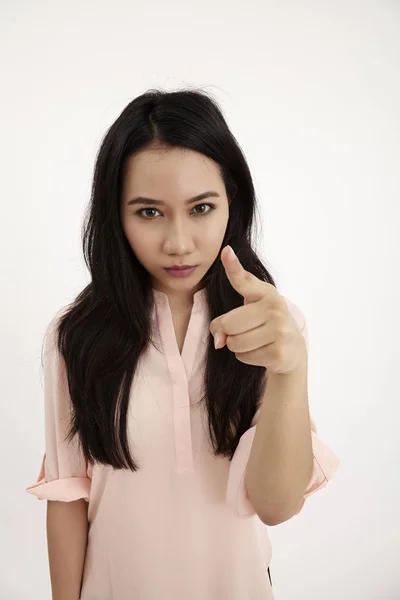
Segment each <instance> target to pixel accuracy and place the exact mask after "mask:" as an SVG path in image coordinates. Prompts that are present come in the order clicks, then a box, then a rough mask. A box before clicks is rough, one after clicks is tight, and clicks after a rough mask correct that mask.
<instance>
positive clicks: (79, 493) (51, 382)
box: [25, 313, 91, 502]
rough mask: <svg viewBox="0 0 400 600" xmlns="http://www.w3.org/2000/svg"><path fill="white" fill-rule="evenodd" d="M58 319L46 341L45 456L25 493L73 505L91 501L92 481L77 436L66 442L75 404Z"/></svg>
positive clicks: (50, 329)
mask: <svg viewBox="0 0 400 600" xmlns="http://www.w3.org/2000/svg"><path fill="white" fill-rule="evenodd" d="M57 314H59V313H57ZM56 319H57V315H56V317H54V319H53V320H52V321H51V323H50V325H49V326H48V328H47V330H46V334H45V341H44V359H43V364H44V405H45V410H44V413H45V453H44V455H43V458H42V463H41V468H40V473H39V476H38V478H37V481H36V483H34V484H33V485H30V486H29V487H28V488H26V489H25V491H27V492H29V493H30V494H32V495H34V496H36V497H37V498H38V499H39V500H44V499H46V500H59V501H63V502H71V501H73V500H79V499H80V498H83V499H84V500H86V501H87V502H89V494H90V486H91V478H90V477H89V474H88V464H87V461H86V459H85V458H84V456H83V454H82V452H81V451H80V450H79V447H78V442H77V439H76V437H77V436H75V437H74V439H73V441H72V442H70V443H68V442H67V441H66V440H65V437H66V434H67V431H68V426H69V419H70V415H71V402H70V396H69V391H68V383H67V377H66V366H65V361H64V359H63V358H62V356H61V355H60V353H59V352H58V349H57V346H56V337H55V325H56Z"/></svg>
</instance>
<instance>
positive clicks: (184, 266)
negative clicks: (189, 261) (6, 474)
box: [166, 265, 195, 271]
mask: <svg viewBox="0 0 400 600" xmlns="http://www.w3.org/2000/svg"><path fill="white" fill-rule="evenodd" d="M194 266H195V265H181V266H179V265H174V266H173V267H166V269H168V270H170V269H173V270H174V271H184V270H185V269H193V267H194Z"/></svg>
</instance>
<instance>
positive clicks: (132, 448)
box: [27, 90, 339, 600]
mask: <svg viewBox="0 0 400 600" xmlns="http://www.w3.org/2000/svg"><path fill="white" fill-rule="evenodd" d="M256 208H257V207H256V198H255V191H254V187H253V182H252V178H251V174H250V171H249V168H248V165H247V163H246V160H245V158H244V156H243V154H242V152H241V149H240V147H239V145H238V143H237V142H236V140H235V138H234V136H233V135H232V133H231V132H230V130H229V128H228V126H227V124H226V121H225V119H224V117H223V115H222V112H221V110H220V108H219V107H218V105H217V104H216V103H215V101H214V100H212V99H211V98H210V97H209V96H208V95H207V94H206V93H204V92H200V91H193V90H186V91H177V92H163V91H157V90H151V91H149V92H147V93H145V94H143V95H141V96H139V97H138V98H136V99H134V100H133V101H132V102H131V103H130V104H128V106H127V107H126V108H125V109H124V110H123V111H122V113H121V114H120V116H119V117H118V118H117V120H116V121H115V123H113V125H112V126H111V127H110V128H109V130H108V131H107V133H106V135H105V138H104V140H103V141H102V144H101V147H100V151H99V153H98V156H97V160H96V165H95V170H94V179H93V188H92V198H91V204H90V210H89V212H88V215H87V220H86V223H85V229H84V235H83V246H84V255H85V260H86V264H87V266H88V268H89V270H90V273H91V282H90V284H89V285H88V286H87V287H86V288H85V289H84V290H83V291H82V292H81V293H80V294H79V295H78V297H77V298H76V299H75V300H74V302H73V303H71V304H70V305H68V307H67V308H66V309H63V310H61V311H60V312H59V313H57V314H56V315H55V317H54V318H53V319H52V321H51V323H50V324H49V327H48V329H47V331H46V335H45V352H44V369H45V371H44V373H45V380H44V381H45V383H44V385H45V388H44V396H45V419H46V423H45V424H46V450H45V454H44V456H43V460H42V466H41V471H40V474H39V477H38V480H37V482H36V483H35V484H34V485H31V486H30V487H28V488H27V491H28V492H30V493H31V494H33V495H35V496H36V497H37V498H39V499H47V500H48V503H47V507H48V508H47V537H48V549H49V563H50V575H51V583H52V590H53V599H54V600H67V599H68V600H78V598H81V600H132V599H133V598H137V599H139V598H140V600H160V599H161V598H162V599H163V600H178V599H181V600H228V599H229V600H267V599H272V598H273V594H272V588H271V580H270V577H269V569H268V567H269V564H270V560H271V546H270V542H269V538H268V535H267V527H266V525H276V524H278V523H280V522H283V521H284V520H287V519H289V518H291V517H292V516H293V515H294V514H297V513H298V512H299V511H300V510H301V507H302V505H303V503H304V500H305V498H306V497H307V496H309V495H310V494H312V493H314V492H315V491H317V490H319V489H321V488H322V487H323V486H325V485H326V483H327V481H328V480H329V479H330V478H331V477H332V475H333V473H334V471H335V469H336V468H337V466H338V463H339V461H338V459H337V457H336V456H335V454H334V453H333V452H332V451H331V450H330V449H329V448H328V447H327V446H326V445H324V444H323V442H322V441H321V440H320V439H319V438H318V437H317V436H316V428H315V424H314V422H313V420H312V419H311V417H310V416H309V413H308V404H307V403H308V400H307V390H306V381H307V328H306V325H305V320H304V316H303V314H302V312H301V310H300V309H299V308H298V307H297V306H296V305H295V304H294V303H293V302H291V301H290V300H288V299H286V298H284V297H283V296H282V295H280V294H279V293H278V291H277V288H276V285H275V283H274V281H273V278H272V277H271V275H270V274H269V272H268V270H267V269H266V267H265V266H264V265H263V264H262V262H261V260H260V258H259V257H258V256H257V254H256V252H255V250H254V247H253V237H252V236H253V230H252V228H253V221H254V217H255V213H256ZM230 248H232V249H233V250H234V254H233V255H231V254H230ZM183 267H185V268H184V269H183ZM186 267H187V268H186ZM216 334H218V335H219V343H218V344H216V345H217V348H216V347H215V345H214V339H215V338H216V337H217V335H216ZM214 336H215V338H214ZM267 382H268V386H267ZM253 441H254V444H253ZM283 450H284V452H283ZM245 476H246V477H245Z"/></svg>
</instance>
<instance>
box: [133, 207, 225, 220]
mask: <svg viewBox="0 0 400 600" xmlns="http://www.w3.org/2000/svg"><path fill="white" fill-rule="evenodd" d="M199 206H208V207H209V209H210V210H207V211H200V212H197V210H196V216H199V217H201V216H203V215H207V214H208V213H210V212H211V211H212V210H214V209H215V204H211V203H206V204H204V203H203V204H196V206H194V207H193V210H195V209H197V208H199ZM148 211H154V212H159V211H158V210H157V209H156V208H151V207H147V208H141V209H140V210H138V211H137V212H136V214H137V215H139V216H141V217H143V218H144V219H147V221H153V220H154V217H152V216H150V217H149V216H146V213H147V212H148Z"/></svg>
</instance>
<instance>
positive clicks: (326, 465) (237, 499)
mask: <svg viewBox="0 0 400 600" xmlns="http://www.w3.org/2000/svg"><path fill="white" fill-rule="evenodd" d="M285 300H286V303H287V305H288V307H289V310H290V312H291V314H292V316H293V317H294V319H295V320H296V322H297V324H298V326H299V327H300V329H301V331H302V333H303V335H304V338H305V341H306V346H307V351H308V348H309V344H308V331H307V324H306V321H305V319H304V316H303V313H302V311H301V310H300V309H299V308H298V307H297V306H296V305H295V304H293V302H291V301H289V300H288V299H287V298H285ZM260 411H261V407H260V408H259V409H258V410H257V412H256V413H255V415H254V418H253V420H252V422H251V427H250V428H249V429H248V430H247V431H245V433H244V434H243V435H242V436H241V438H240V440H239V444H238V446H237V448H236V450H235V453H234V455H233V457H232V460H231V463H230V467H229V476H228V485H227V493H226V499H227V503H228V504H229V506H230V507H231V508H232V510H233V511H234V513H235V514H236V516H237V517H239V518H249V517H251V516H253V515H255V514H256V511H255V510H254V508H253V506H252V504H251V502H250V499H249V497H248V494H247V490H246V485H245V470H246V466H247V462H248V460H249V458H250V452H251V447H252V444H253V439H254V435H255V432H256V427H257V423H258V419H259V416H260ZM310 421H311V439H312V451H313V470H312V475H311V478H310V481H309V483H308V486H307V488H306V490H305V493H304V498H303V503H302V505H301V507H300V509H299V511H298V512H297V513H296V514H298V513H299V512H300V511H301V509H302V508H303V505H304V502H305V500H306V498H308V496H310V495H311V494H314V493H315V492H317V491H318V490H320V489H322V488H323V487H325V486H326V484H327V483H328V481H329V480H330V479H331V478H332V477H333V475H334V473H335V471H336V470H337V468H338V466H339V464H340V460H339V458H338V457H337V456H336V455H335V454H334V452H333V451H332V450H331V449H330V448H329V447H328V446H327V445H326V444H324V443H323V442H322V440H321V439H320V438H319V437H318V436H317V427H316V425H315V422H314V420H313V418H312V417H311V416H310Z"/></svg>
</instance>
